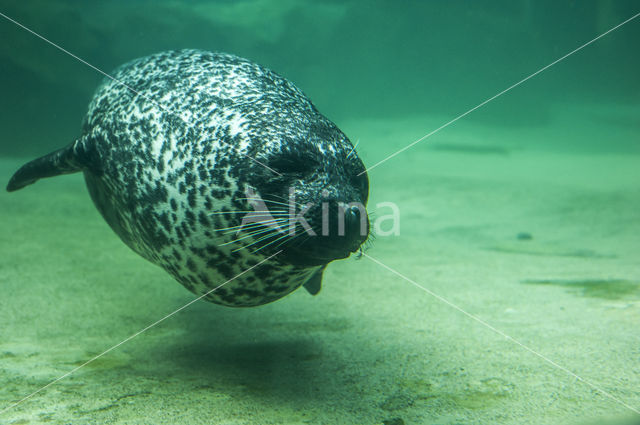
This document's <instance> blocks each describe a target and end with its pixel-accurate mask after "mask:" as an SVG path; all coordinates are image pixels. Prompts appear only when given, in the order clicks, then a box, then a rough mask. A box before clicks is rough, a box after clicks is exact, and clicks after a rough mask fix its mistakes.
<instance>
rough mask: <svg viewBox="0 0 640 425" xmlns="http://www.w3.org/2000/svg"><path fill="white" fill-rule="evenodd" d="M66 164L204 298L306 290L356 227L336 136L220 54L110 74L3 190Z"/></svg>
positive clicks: (362, 192)
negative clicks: (62, 140)
mask: <svg viewBox="0 0 640 425" xmlns="http://www.w3.org/2000/svg"><path fill="white" fill-rule="evenodd" d="M78 171H82V172H83V173H84V177H85V181H86V184H87V188H88V190H89V193H90V195H91V198H92V199H93V202H94V203H95V205H96V207H97V208H98V210H99V211H100V213H101V214H102V216H103V217H104V219H105V220H106V221H107V223H109V225H110V226H111V228H112V229H113V230H114V231H115V232H116V233H117V234H118V236H119V237H120V238H121V239H122V240H123V241H124V242H125V243H126V244H127V245H128V246H129V247H130V248H131V249H133V250H134V251H135V252H137V253H138V254H140V255H141V256H142V257H144V258H146V259H147V260H149V261H151V262H152V263H155V264H157V265H159V266H161V267H162V268H164V269H165V270H166V271H167V272H169V273H170V274H171V275H172V276H173V277H174V278H175V279H177V280H178V281H179V282H180V283H181V284H182V285H184V286H185V287H186V288H187V289H189V290H190V291H192V292H194V293H195V294H198V295H204V294H207V295H206V297H205V299H207V300H208V301H211V302H214V303H218V304H223V305H228V306H257V305H261V304H265V303H268V302H271V301H274V300H277V299H279V298H281V297H283V296H285V295H287V294H289V293H290V292H292V291H293V290H295V289H296V288H298V287H300V286H301V285H303V284H304V285H305V287H306V288H307V289H308V290H309V292H311V293H312V294H315V293H317V292H318V291H319V290H320V282H321V279H322V272H323V270H324V268H325V267H326V265H327V264H328V263H329V262H331V261H333V260H336V259H340V258H346V257H348V256H349V255H350V254H351V253H352V252H356V251H357V250H358V249H359V247H360V246H361V244H362V243H363V242H364V241H365V240H366V239H367V236H368V233H369V222H368V217H367V213H366V210H365V209H364V205H366V202H367V198H368V191H369V183H368V178H367V175H366V173H365V172H364V171H365V167H364V165H363V163H362V161H361V160H360V159H359V158H358V156H357V154H356V152H355V149H354V146H353V145H352V144H351V142H350V141H349V140H348V138H347V137H346V136H345V135H344V134H343V133H342V132H341V131H340V130H339V129H338V128H337V126H336V125H335V124H334V123H332V122H331V121H330V120H329V119H327V118H325V117H324V116H323V115H322V114H320V113H319V112H318V110H317V109H316V107H315V106H314V105H313V104H312V103H311V101H310V100H309V99H308V98H307V97H306V96H305V95H304V94H303V93H302V91H300V90H299V89H298V88H297V87H295V86H294V85H293V84H292V83H291V82H289V81H288V80H286V79H285V78H283V77H281V76H279V75H277V74H276V73H274V72H272V71H270V70H268V69H266V68H264V67H262V66H260V65H257V64H255V63H253V62H250V61H248V60H246V59H242V58H239V57H237V56H233V55H229V54H223V53H211V52H206V51H199V50H181V51H169V52H162V53H158V54H155V55H151V56H147V57H143V58H140V59H136V60H133V61H131V62H128V63H126V64H124V65H122V66H121V67H119V68H117V69H116V70H115V71H114V73H113V74H111V76H110V77H109V78H105V80H104V81H103V82H102V83H101V85H100V86H99V87H98V89H97V91H96V93H95V95H94V97H93V99H92V100H91V102H90V104H89V109H88V112H87V115H86V117H85V119H84V122H83V127H82V133H81V136H80V137H79V138H78V139H77V140H75V141H74V142H73V143H71V144H70V145H68V146H67V147H65V148H62V149H60V150H58V151H55V152H52V153H50V154H48V155H45V156H43V157H41V158H38V159H36V160H33V161H31V162H29V163H27V164H25V165H24V166H22V168H20V169H19V170H18V171H17V172H16V173H15V174H14V176H13V177H12V178H11V180H10V182H9V184H8V186H7V190H8V191H14V190H17V189H20V188H22V187H24V186H26V185H28V184H31V183H34V182H35V181H36V180H38V179H39V178H43V177H51V176H55V175H59V174H65V173H73V172H78ZM257 204H261V205H264V206H266V207H267V208H268V210H269V211H268V212H269V214H268V216H269V219H266V218H265V215H264V214H262V213H256V212H255V211H256V208H254V207H255V206H256V205H257ZM354 205H356V206H354ZM263 209H264V208H263ZM258 211H262V210H261V209H258ZM252 217H253V219H252V220H248V221H247V218H252ZM327 217H329V220H328V222H327V220H326V218H327ZM336 217H338V220H336V219H335V218H336ZM283 228H284V229H285V230H286V231H284V230H283ZM289 230H292V231H291V232H289ZM293 230H296V231H297V232H293ZM274 254H275V255H274ZM265 260H266V261H265ZM261 262H262V263H261ZM252 267H253V268H252ZM250 268H251V269H250ZM247 269H250V270H249V271H248V272H245V271H246V270H247ZM243 272H245V273H244V274H242V273H243ZM238 275H240V276H238ZM236 276H237V277H236ZM234 277H236V278H235V279H234ZM230 279H233V280H231V281H229V282H227V283H225V282H226V281H228V280H230ZM220 285H223V286H220ZM214 288H217V289H215V290H214Z"/></svg>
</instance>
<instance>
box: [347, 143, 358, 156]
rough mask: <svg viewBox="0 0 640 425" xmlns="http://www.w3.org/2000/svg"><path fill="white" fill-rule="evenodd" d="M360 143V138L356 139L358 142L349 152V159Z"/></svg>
mask: <svg viewBox="0 0 640 425" xmlns="http://www.w3.org/2000/svg"><path fill="white" fill-rule="evenodd" d="M359 144H360V139H358V140H357V141H356V144H355V145H353V147H352V148H351V150H350V151H349V153H348V154H347V159H349V157H351V155H352V154H353V153H354V152H355V151H356V148H357V147H358V145H359Z"/></svg>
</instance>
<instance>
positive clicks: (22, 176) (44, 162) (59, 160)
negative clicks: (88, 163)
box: [7, 139, 86, 192]
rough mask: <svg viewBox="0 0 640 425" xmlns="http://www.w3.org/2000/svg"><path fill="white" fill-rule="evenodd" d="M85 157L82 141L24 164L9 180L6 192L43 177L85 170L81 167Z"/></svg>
mask: <svg viewBox="0 0 640 425" xmlns="http://www.w3.org/2000/svg"><path fill="white" fill-rule="evenodd" d="M85 157H86V155H85V145H84V143H83V142H82V139H79V140H76V141H75V142H73V143H71V144H70V145H68V146H66V147H64V148H62V149H58V150H57V151H54V152H51V153H49V154H47V155H45V156H41V157H40V158H38V159H34V160H33V161H30V162H27V163H26V164H24V165H23V166H22V167H20V169H18V171H16V172H15V174H14V175H13V177H11V180H9V184H8V185H7V191H8V192H13V191H15V190H18V189H22V188H23V187H25V186H28V185H30V184H33V183H35V182H36V181H38V180H39V179H42V178H45V177H53V176H58V175H61V174H69V173H76V172H78V171H82V170H83V169H84V168H85V166H84V165H83V163H84V161H83V158H85Z"/></svg>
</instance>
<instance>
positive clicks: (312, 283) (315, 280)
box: [302, 266, 327, 295]
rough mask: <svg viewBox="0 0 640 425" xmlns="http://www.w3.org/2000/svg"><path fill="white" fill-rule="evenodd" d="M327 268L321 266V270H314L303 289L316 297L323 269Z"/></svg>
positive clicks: (320, 284)
mask: <svg viewBox="0 0 640 425" xmlns="http://www.w3.org/2000/svg"><path fill="white" fill-rule="evenodd" d="M326 267H327V266H323V267H322V268H320V269H318V270H316V271H315V272H314V273H313V274H312V275H311V277H310V278H309V279H308V280H307V281H306V282H305V283H304V285H302V286H304V289H306V290H307V292H308V293H310V294H311V295H317V294H318V292H320V288H321V287H322V273H324V269H325V268H326Z"/></svg>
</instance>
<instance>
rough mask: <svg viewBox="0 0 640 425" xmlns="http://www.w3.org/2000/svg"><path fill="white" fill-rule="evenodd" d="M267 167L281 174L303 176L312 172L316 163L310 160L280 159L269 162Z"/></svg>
mask: <svg viewBox="0 0 640 425" xmlns="http://www.w3.org/2000/svg"><path fill="white" fill-rule="evenodd" d="M269 166H270V167H271V168H273V169H274V170H276V171H278V172H280V173H282V174H296V175H299V174H305V173H309V172H311V171H313V170H314V169H315V167H316V166H317V162H316V161H315V160H313V159H311V158H297V157H282V158H277V159H274V160H273V161H270V162H269Z"/></svg>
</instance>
